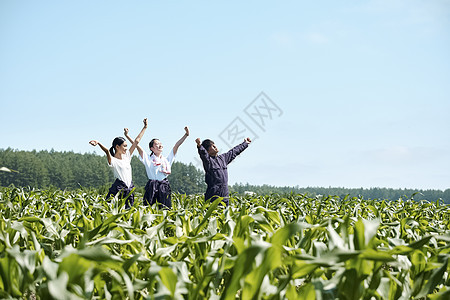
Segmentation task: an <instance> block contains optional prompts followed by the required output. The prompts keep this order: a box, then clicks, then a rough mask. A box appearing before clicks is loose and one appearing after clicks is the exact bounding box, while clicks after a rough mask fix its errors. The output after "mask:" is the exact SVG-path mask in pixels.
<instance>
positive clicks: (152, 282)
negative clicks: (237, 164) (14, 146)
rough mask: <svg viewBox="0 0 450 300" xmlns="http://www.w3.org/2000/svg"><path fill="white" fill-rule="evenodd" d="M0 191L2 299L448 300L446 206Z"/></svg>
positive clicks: (449, 218) (449, 215)
mask: <svg viewBox="0 0 450 300" xmlns="http://www.w3.org/2000/svg"><path fill="white" fill-rule="evenodd" d="M141 199H142V195H140V194H138V195H137V201H136V203H135V206H134V207H133V208H131V209H130V210H124V209H123V207H124V201H123V200H117V199H114V200H112V201H111V202H110V203H108V202H106V201H105V199H104V196H103V195H100V194H98V192H96V191H90V192H86V191H84V192H83V191H78V192H68V191H60V190H28V189H20V188H0V229H1V230H0V253H1V254H0V276H1V278H0V279H1V280H0V298H16V299H29V298H32V299H126V298H128V299H236V298H238V299H450V279H449V276H448V274H449V264H448V260H449V257H450V254H449V252H450V207H449V206H448V205H444V204H442V203H440V202H439V201H433V202H428V201H421V202H416V201H414V200H412V199H400V200H397V201H383V200H364V199H359V198H339V197H334V196H318V197H314V198H309V197H307V196H304V195H300V194H298V195H284V196H281V195H265V196H246V197H236V198H232V199H231V201H230V203H231V205H230V207H228V208H224V207H222V206H221V205H220V204H219V203H218V202H215V203H213V204H210V203H205V202H204V199H203V197H202V196H185V195H179V194H175V195H173V199H172V200H173V208H172V210H159V209H158V208H156V207H143V206H141V205H140V204H141V201H140V200H141Z"/></svg>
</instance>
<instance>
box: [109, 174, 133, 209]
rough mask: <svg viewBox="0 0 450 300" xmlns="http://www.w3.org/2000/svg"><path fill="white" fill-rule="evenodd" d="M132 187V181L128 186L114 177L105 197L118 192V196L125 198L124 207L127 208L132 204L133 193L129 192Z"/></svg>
mask: <svg viewBox="0 0 450 300" xmlns="http://www.w3.org/2000/svg"><path fill="white" fill-rule="evenodd" d="M132 189H134V184H133V182H132V183H131V185H130V186H129V187H128V186H127V185H126V184H125V182H123V181H122V180H120V179H116V181H114V183H113V185H112V186H111V187H110V188H109V192H108V195H106V199H108V198H109V197H113V196H115V195H116V194H117V193H119V198H126V197H128V198H127V200H126V201H125V208H126V209H129V208H130V207H131V206H133V204H134V193H131V190H132Z"/></svg>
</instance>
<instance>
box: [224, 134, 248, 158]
mask: <svg viewBox="0 0 450 300" xmlns="http://www.w3.org/2000/svg"><path fill="white" fill-rule="evenodd" d="M251 142H252V141H251V140H250V139H249V138H246V139H244V142H243V143H241V144H239V145H237V146H235V147H233V149H231V150H230V151H228V152H227V153H224V154H223V155H224V156H225V161H226V162H227V164H229V163H230V162H232V161H233V160H234V159H235V158H236V156H238V155H239V154H240V153H241V152H242V151H244V150H245V149H247V147H248V145H249V144H250V143H251Z"/></svg>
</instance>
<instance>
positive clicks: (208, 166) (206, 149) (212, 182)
mask: <svg viewBox="0 0 450 300" xmlns="http://www.w3.org/2000/svg"><path fill="white" fill-rule="evenodd" d="M195 142H196V143H197V149H198V154H199V155H200V158H201V160H202V162H203V168H204V169H205V173H206V174H205V181H206V185H207V188H206V193H205V200H210V201H211V202H214V200H216V199H217V197H223V202H225V204H226V205H227V206H228V196H229V192H228V169H227V166H228V164H229V163H230V162H232V161H233V160H234V159H235V158H236V156H238V155H239V154H240V153H241V152H242V151H244V150H245V149H247V147H248V145H249V144H250V143H251V142H252V141H251V140H250V139H249V138H246V139H244V142H242V143H241V144H239V145H237V146H235V147H234V148H232V149H231V150H229V151H228V152H226V153H223V154H220V155H218V153H219V150H218V149H217V147H216V145H215V144H214V142H213V141H211V140H209V139H206V140H204V141H203V142H200V139H199V138H197V139H196V140H195Z"/></svg>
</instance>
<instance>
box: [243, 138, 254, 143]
mask: <svg viewBox="0 0 450 300" xmlns="http://www.w3.org/2000/svg"><path fill="white" fill-rule="evenodd" d="M244 142H246V143H247V144H250V143H251V142H252V140H251V139H250V138H245V139H244Z"/></svg>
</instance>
